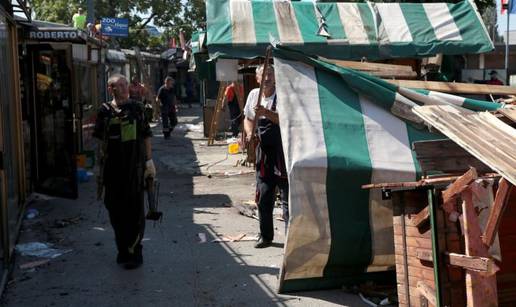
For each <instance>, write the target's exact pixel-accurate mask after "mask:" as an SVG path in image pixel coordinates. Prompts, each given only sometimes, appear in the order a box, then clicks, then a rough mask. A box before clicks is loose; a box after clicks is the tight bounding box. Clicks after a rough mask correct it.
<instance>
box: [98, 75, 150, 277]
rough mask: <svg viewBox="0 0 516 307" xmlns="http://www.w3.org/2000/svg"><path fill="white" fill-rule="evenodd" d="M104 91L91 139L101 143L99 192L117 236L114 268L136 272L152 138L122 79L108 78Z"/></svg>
mask: <svg viewBox="0 0 516 307" xmlns="http://www.w3.org/2000/svg"><path fill="white" fill-rule="evenodd" d="M108 91H109V93H110V95H111V96H112V97H113V100H112V101H110V102H106V103H104V104H102V106H101V108H100V110H99V111H98V114H97V121H96V125H95V131H94V134H93V135H94V136H95V137H96V138H98V139H99V140H100V141H101V143H100V144H99V145H100V146H99V148H100V158H101V161H102V162H101V169H100V174H99V183H100V185H99V188H100V189H103V188H104V191H105V194H104V204H105V205H106V208H107V210H108V212H109V219H110V222H111V225H112V226H113V230H114V232H115V241H116V246H117V249H118V255H117V258H116V262H117V263H118V264H121V265H124V267H125V268H126V269H134V268H137V267H139V266H140V265H142V263H143V256H142V245H141V242H142V239H143V233H144V229H145V212H144V211H145V208H144V182H145V179H146V178H149V177H155V175H156V169H155V167H154V162H153V161H152V151H151V142H150V138H151V136H152V132H151V130H150V126H149V122H148V119H147V118H145V116H144V107H143V104H142V103H140V102H136V101H133V100H131V99H129V90H128V82H127V79H126V78H125V77H124V76H122V75H118V74H117V75H114V76H112V77H110V78H109V80H108ZM100 195H101V194H100Z"/></svg>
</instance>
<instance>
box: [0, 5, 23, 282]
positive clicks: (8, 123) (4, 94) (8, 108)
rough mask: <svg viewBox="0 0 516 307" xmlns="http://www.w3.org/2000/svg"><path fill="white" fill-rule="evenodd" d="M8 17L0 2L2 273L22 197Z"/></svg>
mask: <svg viewBox="0 0 516 307" xmlns="http://www.w3.org/2000/svg"><path fill="white" fill-rule="evenodd" d="M12 16H13V15H12V7H11V6H10V3H9V4H6V3H4V2H0V205H1V206H0V218H1V220H0V225H1V227H0V235H1V243H2V244H1V246H0V248H1V257H2V262H3V266H2V269H4V272H5V269H6V268H7V265H8V264H9V262H10V259H11V256H12V252H13V247H14V244H15V242H16V234H17V233H18V231H17V230H18V227H19V224H20V216H21V214H20V213H21V212H22V207H23V203H24V202H25V197H26V185H25V176H24V172H25V171H24V160H23V158H22V157H23V136H22V134H21V131H22V129H21V107H20V103H19V101H20V80H19V79H18V78H17V76H19V67H18V61H17V60H16V55H17V53H18V50H17V45H18V44H17V33H16V25H15V22H14V20H13V17H12ZM0 271H2V270H0Z"/></svg>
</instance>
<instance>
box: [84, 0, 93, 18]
mask: <svg viewBox="0 0 516 307" xmlns="http://www.w3.org/2000/svg"><path fill="white" fill-rule="evenodd" d="M87 6H88V8H87V9H88V17H87V18H86V20H87V22H88V23H92V24H95V5H93V0H88V2H87Z"/></svg>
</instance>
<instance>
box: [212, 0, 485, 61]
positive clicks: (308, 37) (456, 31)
mask: <svg viewBox="0 0 516 307" xmlns="http://www.w3.org/2000/svg"><path fill="white" fill-rule="evenodd" d="M207 35H208V37H207V39H208V40H207V46H208V51H209V52H210V54H212V55H213V54H217V55H218V56H225V57H234V58H253V57H257V56H263V55H264V53H265V47H266V46H267V45H269V44H270V43H271V42H277V43H279V44H281V45H284V46H290V47H293V48H296V49H300V50H302V51H303V52H305V53H309V54H318V55H321V56H325V57H328V58H336V59H360V58H363V57H366V58H368V59H370V60H374V59H382V58H395V57H415V56H429V55H434V54H437V53H444V54H464V53H481V52H488V51H491V50H493V44H492V42H491V40H490V38H489V36H488V34H487V31H486V29H485V26H484V24H483V22H482V19H481V17H480V15H479V14H478V12H477V9H476V6H475V4H474V3H473V2H470V1H467V0H466V1H463V2H459V3H456V4H452V3H373V2H367V3H315V2H309V1H308V2H305V1H292V2H291V1H270V0H252V1H249V0H207Z"/></svg>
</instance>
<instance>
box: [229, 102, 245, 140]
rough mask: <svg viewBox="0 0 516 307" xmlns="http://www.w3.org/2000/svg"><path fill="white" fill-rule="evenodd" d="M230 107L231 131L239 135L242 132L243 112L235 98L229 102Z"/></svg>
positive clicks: (234, 134) (235, 135)
mask: <svg viewBox="0 0 516 307" xmlns="http://www.w3.org/2000/svg"><path fill="white" fill-rule="evenodd" d="M228 108H229V116H230V118H231V132H232V133H233V136H234V137H237V136H238V133H239V132H240V123H242V112H241V111H240V106H239V105H238V101H237V100H236V99H233V101H230V102H228Z"/></svg>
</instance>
